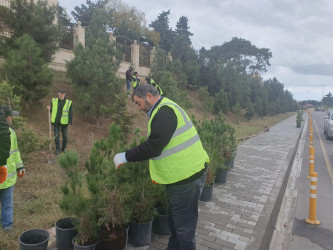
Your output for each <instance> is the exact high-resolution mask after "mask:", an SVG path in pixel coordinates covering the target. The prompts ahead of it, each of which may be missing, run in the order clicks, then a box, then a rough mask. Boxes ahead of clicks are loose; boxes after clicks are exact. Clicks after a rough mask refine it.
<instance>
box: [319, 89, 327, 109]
mask: <svg viewBox="0 0 333 250" xmlns="http://www.w3.org/2000/svg"><path fill="white" fill-rule="evenodd" d="M320 86H322V87H323V94H322V97H321V106H322V107H324V88H325V86H326V85H325V84H322V85H320Z"/></svg>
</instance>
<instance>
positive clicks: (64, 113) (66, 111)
mask: <svg viewBox="0 0 333 250" xmlns="http://www.w3.org/2000/svg"><path fill="white" fill-rule="evenodd" d="M58 102H59V100H58V98H52V117H51V122H52V123H54V122H55V119H56V117H57V113H58ZM71 104H72V101H71V100H67V99H66V103H65V105H64V107H63V108H62V114H61V118H60V123H61V124H68V117H69V108H70V106H71Z"/></svg>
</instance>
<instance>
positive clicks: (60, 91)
mask: <svg viewBox="0 0 333 250" xmlns="http://www.w3.org/2000/svg"><path fill="white" fill-rule="evenodd" d="M58 93H61V94H63V93H66V91H65V90H64V89H59V90H58Z"/></svg>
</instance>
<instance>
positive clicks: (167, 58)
mask: <svg viewBox="0 0 333 250" xmlns="http://www.w3.org/2000/svg"><path fill="white" fill-rule="evenodd" d="M166 60H167V61H170V62H172V55H171V53H170V52H168V55H167V56H166Z"/></svg>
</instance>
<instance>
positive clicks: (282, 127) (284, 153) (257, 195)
mask: <svg viewBox="0 0 333 250" xmlns="http://www.w3.org/2000/svg"><path fill="white" fill-rule="evenodd" d="M302 129H303V126H302V127H301V128H296V118H295V116H292V117H290V118H288V119H286V120H284V121H282V122H281V123H279V124H277V125H275V126H274V127H272V128H270V130H269V131H268V132H266V133H263V134H260V135H258V136H256V137H254V138H252V139H249V140H247V141H245V142H243V143H242V144H241V145H239V146H238V149H237V155H236V158H235V162H234V168H232V169H231V170H230V171H229V173H228V178H227V182H226V183H225V184H215V185H214V192H213V199H212V201H211V202H200V204H199V221H198V225H197V250H209V249H221V250H227V249H255V250H257V249H268V247H269V242H270V238H271V236H272V233H273V229H274V226H275V221H276V218H277V216H278V212H279V206H280V204H281V201H282V198H283V195H284V190H285V187H286V184H287V181H288V177H289V173H290V169H291V166H292V162H293V159H294V156H295V153H296V149H297V146H298V142H299V139H300V135H301V131H302ZM167 242H168V236H157V235H153V239H152V242H151V244H150V245H149V246H146V247H140V248H134V247H132V246H130V245H129V246H128V247H127V250H132V249H152V250H154V249H166V246H167Z"/></svg>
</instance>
